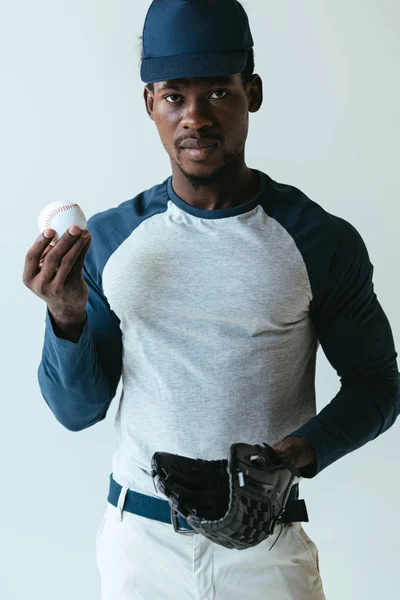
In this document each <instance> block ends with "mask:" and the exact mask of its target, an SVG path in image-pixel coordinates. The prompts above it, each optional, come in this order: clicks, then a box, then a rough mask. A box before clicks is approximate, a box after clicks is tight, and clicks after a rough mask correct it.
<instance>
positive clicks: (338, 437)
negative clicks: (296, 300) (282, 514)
mask: <svg viewBox="0 0 400 600" xmlns="http://www.w3.org/2000/svg"><path fill="white" fill-rule="evenodd" d="M332 218H333V219H334V221H335V227H336V230H337V243H336V248H335V252H334V253H333V254H332V257H331V261H330V265H329V269H328V271H327V274H326V278H325V283H324V286H323V289H322V290H321V293H320V294H318V293H316V297H315V298H314V299H313V300H312V303H311V318H312V321H313V325H314V327H315V330H316V333H317V337H318V339H319V342H320V344H321V347H322V349H323V351H324V353H325V355H326V357H327V359H328V361H329V362H330V364H331V365H332V367H333V368H334V369H335V370H336V372H337V374H338V375H339V377H340V383H341V387H340V390H339V392H338V393H337V395H336V396H335V397H334V398H333V399H332V401H331V402H330V403H329V404H328V405H327V406H326V407H325V408H324V409H323V410H321V412H319V414H317V415H316V416H315V417H313V418H312V419H310V421H308V422H307V423H305V424H304V425H303V426H302V427H300V428H299V429H297V430H296V431H292V432H291V433H290V435H288V436H286V437H290V436H294V435H296V436H301V437H304V438H305V439H307V440H308V441H309V442H310V443H311V444H312V446H313V447H314V450H315V453H316V457H317V462H316V465H315V466H310V467H305V468H304V469H302V475H303V476H304V477H306V478H312V477H315V476H316V475H317V474H318V473H319V472H321V471H322V470H323V469H325V468H326V467H327V466H328V465H330V464H332V463H333V462H335V461H336V460H338V459H340V458H341V457H343V456H344V455H346V454H348V453H350V452H352V451H354V450H356V449H357V448H360V447H361V446H363V445H364V444H366V443H367V442H369V441H371V440H373V439H375V438H376V437H378V436H379V435H380V434H382V433H384V432H385V431H386V430H387V429H389V427H391V426H392V425H393V424H394V422H395V420H396V418H397V417H398V415H399V412H400V378H399V371H398V368H397V361H396V358H397V353H396V351H395V347H394V341H393V336H392V331H391V327H390V324H389V322H388V319H387V317H386V315H385V313H384V311H383V309H382V307H381V305H380V303H379V301H378V299H377V296H376V294H375V292H374V286H373V282H372V274H373V266H372V264H371V262H370V260H369V256H368V252H367V249H366V247H365V244H364V242H363V240H362V238H361V236H360V234H359V233H358V232H357V230H356V229H355V228H354V227H353V226H352V225H350V223H348V222H347V221H345V220H344V219H340V218H339V217H333V216H332Z"/></svg>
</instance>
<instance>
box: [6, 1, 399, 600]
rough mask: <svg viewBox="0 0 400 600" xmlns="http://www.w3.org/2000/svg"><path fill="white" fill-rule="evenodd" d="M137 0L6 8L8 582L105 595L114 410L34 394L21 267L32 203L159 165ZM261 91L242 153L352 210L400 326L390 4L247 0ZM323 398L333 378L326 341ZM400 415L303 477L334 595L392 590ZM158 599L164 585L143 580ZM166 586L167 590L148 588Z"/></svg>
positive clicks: (76, 196)
mask: <svg viewBox="0 0 400 600" xmlns="http://www.w3.org/2000/svg"><path fill="white" fill-rule="evenodd" d="M148 6H149V2H148V1H147V0H146V1H144V0H140V1H139V0H135V1H134V2H132V1H130V2H128V1H127V0H113V2H106V1H104V0H68V2H67V1H65V2H61V1H60V0H37V1H36V2H31V1H28V0H19V1H15V2H10V1H9V2H6V1H4V0H3V2H2V3H1V8H0V44H1V48H0V68H1V73H2V76H1V83H0V86H1V94H0V104H1V107H0V108H1V112H0V114H1V136H0V137H1V139H0V159H1V165H2V169H1V171H2V174H1V178H0V192H1V206H2V210H3V213H2V214H3V217H2V235H1V237H0V243H1V252H0V256H1V261H2V265H1V272H2V280H1V286H2V293H1V296H0V301H1V315H2V344H1V381H2V395H1V407H2V418H1V435H0V445H1V447H0V456H1V471H2V473H1V474H2V478H1V484H0V486H1V494H0V529H1V531H0V596H1V598H2V599H3V600H25V599H27V598H30V599H32V600H39V599H40V600H54V598H57V600H70V599H71V598H78V599H83V598H84V599H85V600H95V599H98V598H99V581H98V574H97V570H96V562H95V554H94V545H95V533H96V530H97V527H98V525H99V523H100V520H101V517H102V514H103V511H104V508H105V503H106V495H107V487H108V476H109V473H110V471H111V458H112V453H113V451H114V448H115V446H116V439H115V436H114V431H113V419H114V415H115V412H116V408H117V402H118V397H119V394H118V396H117V398H116V399H115V400H114V402H113V404H112V407H111V409H110V412H109V415H108V418H107V420H106V421H104V422H102V423H100V424H98V425H96V426H95V427H93V428H91V429H88V430H86V431H83V432H80V433H71V432H68V431H67V430H65V429H63V427H62V426H61V425H59V424H58V423H57V421H56V420H55V418H54V417H53V415H52V414H51V413H50V410H49V409H48V408H47V406H46V404H45V402H44V400H43V399H42V397H41V394H40V391H39V388H38V384H37V378H36V372H37V367H38V365H39V362H40V357H41V349H42V342H43V331H44V315H45V304H44V303H43V302H42V301H41V300H39V299H38V298H37V297H35V296H34V295H33V294H32V293H31V292H29V291H28V290H27V289H26V288H25V287H24V286H23V285H22V281H21V278H22V270H23V262H24V257H25V254H26V252H27V251H28V249H29V247H30V246H31V245H32V243H33V242H34V240H35V238H36V236H37V230H36V219H37V216H38V213H39V212H40V210H41V208H42V207H43V206H44V205H45V204H47V203H49V202H51V201H53V200H58V199H60V200H61V199H65V200H74V201H76V202H78V203H79V204H80V205H81V206H82V208H83V209H84V211H85V213H86V215H87V217H89V216H91V215H92V214H94V213H96V212H98V211H100V210H105V209H106V208H109V207H112V206H116V205H118V204H119V203H120V202H123V201H124V200H127V199H128V198H131V197H133V196H134V195H136V194H137V193H138V192H140V191H142V190H143V189H145V188H147V187H151V186H152V185H154V184H156V183H159V182H161V181H162V180H163V179H165V178H166V177H167V176H168V175H169V174H170V165H169V160H168V157H167V155H166V153H165V151H164V149H163V148H162V146H161V143H160V141H159V138H158V134H157V131H156V129H155V127H154V124H153V123H152V122H151V121H150V119H148V117H147V115H146V113H145V109H144V105H143V100H142V84H141V82H140V78H139V72H138V67H139V46H138V39H137V38H138V36H139V35H140V34H141V30H142V26H143V21H144V17H145V13H146V11H147V8H148ZM244 6H245V7H246V10H247V11H248V14H249V17H250V20H251V25H252V30H253V35H254V39H255V57H256V71H257V72H258V73H259V74H260V75H261V76H262V77H263V79H264V90H265V101H264V106H263V107H262V109H261V111H260V112H259V113H258V114H255V115H251V123H250V136H249V141H248V147H247V148H248V150H247V162H248V164H249V166H251V167H253V168H259V169H261V170H264V171H266V172H267V173H269V174H270V175H271V176H272V177H273V178H274V179H277V180H278V181H283V182H285V183H291V184H293V185H296V186H297V187H300V188H301V189H302V190H303V191H304V192H305V193H307V194H308V195H309V196H310V197H311V198H312V199H314V200H315V201H317V202H318V203H320V204H321V205H322V206H324V207H325V208H326V209H327V210H328V211H330V212H333V213H334V214H337V215H339V216H342V217H343V218H345V219H347V220H349V221H350V222H351V223H352V224H353V225H354V226H355V227H356V228H357V229H358V230H359V231H360V233H361V234H362V236H363V238H364V240H365V242H366V244H367V247H368V250H369V252H370V256H371V260H372V262H373V264H374V266H375V277H374V281H375V289H376V292H377V294H378V297H379V299H380V301H381V303H382V305H383V307H384V309H385V311H386V313H387V315H388V317H389V320H390V322H391V325H392V328H393V333H394V336H395V339H396V340H397V345H399V341H398V340H399V339H400V317H399V311H398V295H399V277H398V271H399V270H398V263H399V235H398V219H399V216H400V211H399V206H398V203H399V192H400V183H399V178H398V164H399V151H398V139H399V134H400V119H399V106H400V85H399V78H398V67H399V58H400V52H399V50H400V35H399V34H400V25H399V17H400V5H399V3H398V2H397V0H384V1H381V2H378V1H371V0H352V2H348V0H335V2H328V1H326V0H308V1H306V0H303V1H294V0H292V1H288V0H279V2H266V1H265V0H247V1H246V2H244ZM318 357H319V358H318V371H317V398H318V409H319V410H320V409H321V408H322V407H323V406H324V405H325V404H326V403H327V402H329V400H330V399H331V398H332V397H333V396H334V395H335V394H336V392H337V390H338V386H339V380H338V377H337V375H336V373H335V372H334V371H333V369H332V368H331V367H330V366H329V364H328V363H327V361H326V359H325V357H324V355H323V354H322V353H319V355H318ZM398 436H399V426H398V423H396V424H395V425H394V427H392V428H391V429H390V430H389V432H388V433H386V434H384V435H383V436H381V437H380V438H378V439H377V440H375V441H374V442H372V443H370V444H368V445H367V446H364V447H363V448H362V449H360V450H358V451H357V452H355V453H353V454H351V455H348V456H346V457H345V458H343V459H342V460H340V461H338V462H336V463H335V464H334V465H332V466H330V467H329V468H328V469H326V470H325V471H323V472H322V473H321V474H320V475H319V476H318V477H317V478H315V479H314V480H312V481H305V480H303V483H302V490H303V495H304V497H305V498H306V500H307V505H308V509H309V514H310V518H311V521H310V523H309V524H306V525H305V529H306V531H307V532H308V534H309V535H310V536H311V537H312V538H313V539H314V541H315V542H316V543H317V546H318V549H319V552H320V567H321V573H322V577H323V581H324V585H325V589H326V595H327V598H328V600H336V599H339V598H340V600H358V599H360V600H361V599H363V600H369V599H371V600H372V599H375V598H376V597H382V598H393V597H394V595H395V592H394V590H395V589H396V588H397V586H398V565H399V557H400V551H399V544H398V540H399V536H400V522H399V518H398V515H399V510H398V497H399V492H400V487H399V483H398V476H397V475H396V474H398V455H399V442H398ZM155 600H156V599H155ZM160 600H161V599H160Z"/></svg>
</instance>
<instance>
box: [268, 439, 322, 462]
mask: <svg viewBox="0 0 400 600" xmlns="http://www.w3.org/2000/svg"><path fill="white" fill-rule="evenodd" d="M273 448H274V450H276V451H277V452H282V453H283V454H286V456H288V458H290V460H291V461H292V463H293V464H294V465H295V466H296V467H297V468H298V469H301V468H303V467H308V466H311V465H315V464H316V455H315V450H314V448H313V446H312V445H311V444H310V442H309V441H308V440H306V439H305V438H303V437H300V436H291V437H287V438H285V439H284V440H281V441H280V442H278V443H277V444H275V446H273Z"/></svg>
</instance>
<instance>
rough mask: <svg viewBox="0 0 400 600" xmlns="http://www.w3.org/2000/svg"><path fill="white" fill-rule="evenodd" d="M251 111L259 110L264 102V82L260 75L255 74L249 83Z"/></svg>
mask: <svg viewBox="0 0 400 600" xmlns="http://www.w3.org/2000/svg"><path fill="white" fill-rule="evenodd" d="M247 95H248V98H249V112H252V113H254V112H257V111H258V110H260V108H261V105H262V103H263V82H262V79H261V77H260V76H259V75H257V74H255V75H253V78H252V80H251V83H249V84H248V92H247Z"/></svg>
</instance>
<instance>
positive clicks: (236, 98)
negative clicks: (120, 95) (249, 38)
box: [144, 73, 262, 181]
mask: <svg viewBox="0 0 400 600" xmlns="http://www.w3.org/2000/svg"><path fill="white" fill-rule="evenodd" d="M144 98H145V102H146V109H147V112H148V114H149V116H150V117H151V119H153V121H154V122H155V124H156V126H157V130H158V133H159V135H160V138H161V141H162V144H163V146H164V148H165V150H166V151H167V153H168V155H169V157H170V159H171V164H172V167H174V165H175V166H176V167H177V168H179V169H180V171H181V172H182V173H183V174H184V175H185V176H186V177H187V178H188V179H195V180H198V181H201V180H203V181H210V180H212V179H213V178H215V177H216V175H218V173H220V172H221V171H223V170H224V169H225V168H226V167H227V165H229V164H231V163H232V162H234V161H238V160H242V159H243V160H244V147H245V142H246V139H247V134H248V126H249V112H256V111H257V110H258V109H259V108H260V106H261V103H262V83H261V79H260V78H259V76H258V75H254V76H253V80H252V82H251V83H249V84H247V86H246V88H245V87H244V84H243V81H242V77H241V75H240V73H238V74H235V75H231V76H228V77H223V78H222V77H209V78H206V79H203V78H191V79H180V80H178V79H175V80H170V81H162V82H157V83H155V84H154V93H152V92H151V91H150V90H149V89H148V88H147V87H146V88H145V91H144Z"/></svg>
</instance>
